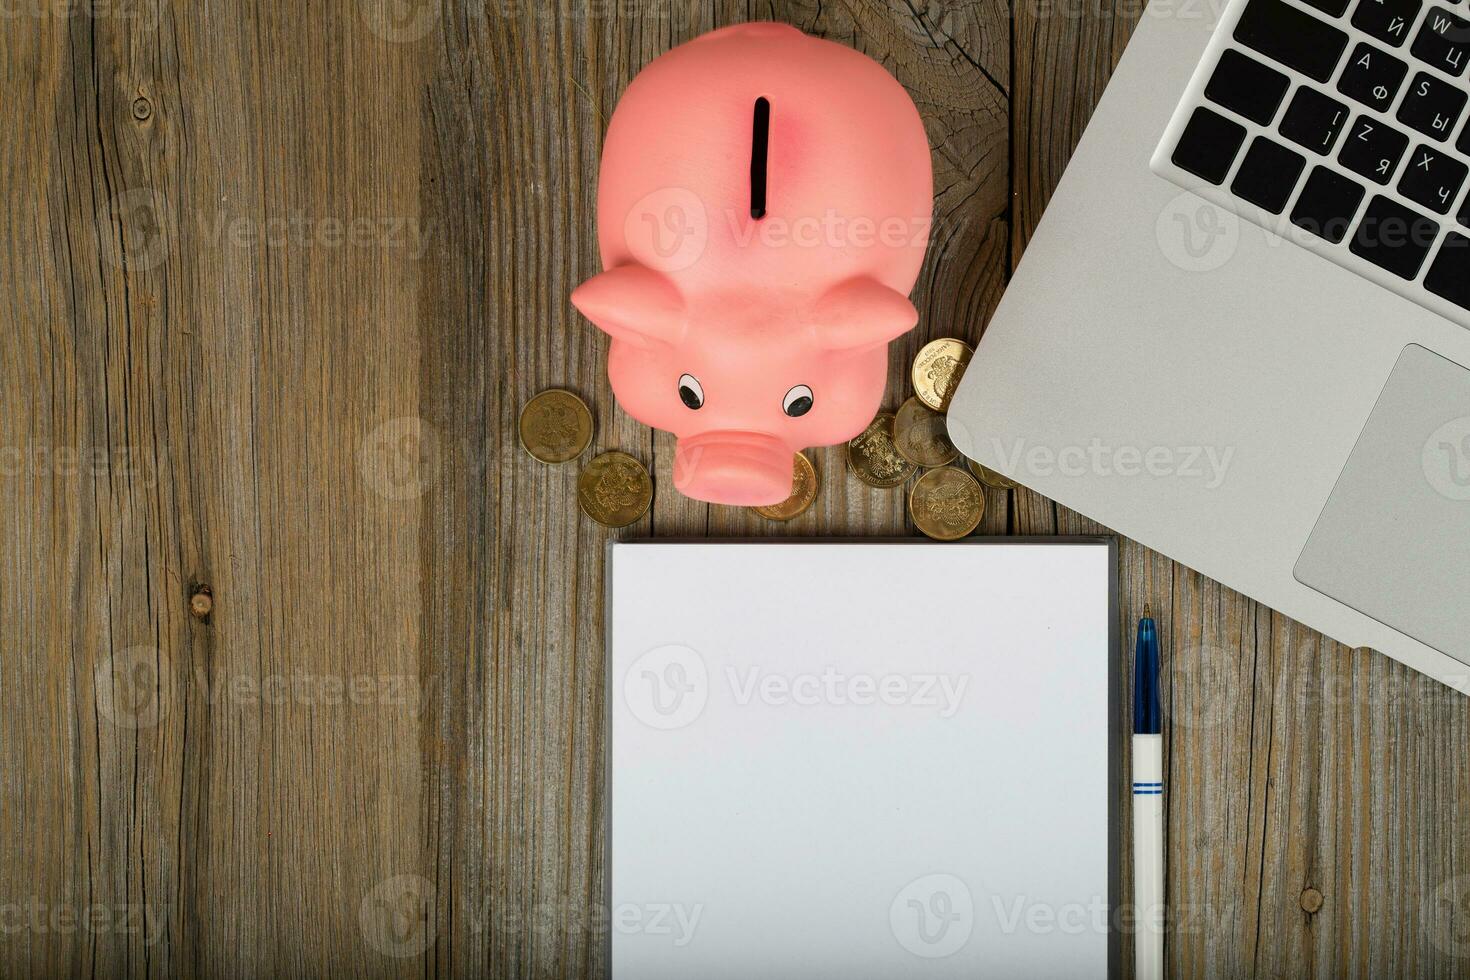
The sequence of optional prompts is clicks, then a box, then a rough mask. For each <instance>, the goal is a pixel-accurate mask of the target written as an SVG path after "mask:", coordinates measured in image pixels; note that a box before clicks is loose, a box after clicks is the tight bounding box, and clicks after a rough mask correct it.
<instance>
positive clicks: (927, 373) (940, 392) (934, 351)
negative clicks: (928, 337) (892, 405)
mask: <svg viewBox="0 0 1470 980" xmlns="http://www.w3.org/2000/svg"><path fill="white" fill-rule="evenodd" d="M974 353H975V352H974V351H973V350H972V349H971V348H970V345H969V344H966V343H965V342H964V341H960V340H955V339H954V338H952V337H945V338H944V339H942V340H935V341H931V342H929V343H927V344H925V345H924V347H923V349H922V350H920V351H919V356H918V357H915V358H914V367H913V371H912V372H910V373H911V380H912V381H913V382H914V393H915V394H917V395H918V396H919V400H920V401H922V402H923V403H924V404H925V405H928V406H929V407H930V408H932V409H934V411H936V412H947V411H949V400H950V399H951V398H953V397H954V393H955V389H956V388H958V387H959V386H960V378H961V377H963V376H964V373H965V365H967V364H969V363H970V358H971V357H972V356H974Z"/></svg>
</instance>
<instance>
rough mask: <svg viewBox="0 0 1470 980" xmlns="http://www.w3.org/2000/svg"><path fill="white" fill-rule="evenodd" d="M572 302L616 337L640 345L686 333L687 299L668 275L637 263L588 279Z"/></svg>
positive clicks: (674, 340)
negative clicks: (685, 301)
mask: <svg viewBox="0 0 1470 980" xmlns="http://www.w3.org/2000/svg"><path fill="white" fill-rule="evenodd" d="M572 305H573V306H575V307H576V308H577V309H579V310H581V311H582V315H583V316H585V317H586V318H587V319H589V320H591V321H592V322H593V323H595V324H596V325H597V326H598V327H599V328H600V329H602V330H603V331H604V332H606V333H607V334H608V335H609V336H610V337H612V338H613V339H615V340H626V341H628V342H629V343H631V344H635V345H637V346H639V347H649V346H652V345H653V344H656V343H667V344H673V343H677V342H678V341H679V339H680V338H681V337H683V336H684V324H685V309H684V298H683V297H682V296H680V295H679V291H678V290H677V289H676V288H674V284H673V283H672V282H670V281H669V279H668V277H666V276H664V275H662V274H660V273H657V272H655V271H653V270H652V269H650V268H648V267H647V266H643V265H638V264H637V263H632V264H629V265H620V266H618V267H617V268H615V269H608V270H607V271H606V272H604V273H602V274H601V275H596V276H593V277H592V278H591V279H588V280H587V281H586V282H584V283H582V285H580V286H578V287H577V288H576V289H575V290H573V291H572Z"/></svg>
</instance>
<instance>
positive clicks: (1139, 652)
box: [1133, 606, 1164, 980]
mask: <svg viewBox="0 0 1470 980" xmlns="http://www.w3.org/2000/svg"><path fill="white" fill-rule="evenodd" d="M1161 728H1162V726H1161V725H1160V717H1159V634H1158V629H1157V628H1156V627H1155V626H1154V621H1153V617H1152V616H1150V615H1149V608H1148V607H1147V606H1144V607H1143V619H1141V620H1139V623H1138V645H1137V647H1136V648H1135V649H1134V654H1133V906H1134V909H1135V911H1136V913H1137V923H1138V928H1137V931H1136V932H1135V933H1134V940H1133V973H1134V976H1135V977H1137V978H1138V980H1162V978H1163V976H1164V737H1163V735H1162V734H1161Z"/></svg>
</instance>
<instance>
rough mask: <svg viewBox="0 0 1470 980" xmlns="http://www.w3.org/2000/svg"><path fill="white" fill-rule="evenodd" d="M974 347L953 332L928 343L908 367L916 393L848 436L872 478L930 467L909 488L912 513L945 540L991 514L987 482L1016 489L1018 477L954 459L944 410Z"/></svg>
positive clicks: (860, 474) (903, 477)
mask: <svg viewBox="0 0 1470 980" xmlns="http://www.w3.org/2000/svg"><path fill="white" fill-rule="evenodd" d="M974 353H975V352H974V350H973V349H971V347H970V346H969V345H968V344H966V343H964V342H963V341H960V340H955V339H954V338H952V337H945V338H942V339H940V340H935V341H933V342H931V343H928V344H925V345H924V347H923V349H922V350H920V351H919V354H918V356H917V357H915V358H914V363H913V367H912V368H911V369H910V372H909V379H910V380H911V381H912V382H913V386H914V394H913V397H911V398H909V399H908V400H907V401H905V402H904V403H903V406H902V407H901V408H899V410H898V414H897V415H889V414H886V413H884V414H880V415H878V417H877V418H875V419H873V422H872V424H871V425H869V426H868V428H867V429H866V430H864V431H863V433H862V435H860V436H858V437H857V438H856V439H853V440H852V441H851V442H849V443H848V444H847V465H848V468H849V469H850V470H852V472H853V475H855V476H856V477H857V478H858V479H859V480H861V481H863V482H864V483H866V484H868V485H869V486H873V487H880V488H889V487H897V486H901V485H903V484H905V483H907V482H908V480H909V478H910V477H912V476H913V475H914V474H915V473H917V472H919V471H920V470H923V471H924V473H923V475H922V476H921V477H920V478H919V480H918V482H916V483H915V484H914V487H913V490H912V491H911V492H910V493H909V514H910V516H912V517H913V520H914V525H915V526H916V527H918V529H919V530H920V531H922V532H923V533H925V534H927V535H928V536H929V537H931V538H936V539H938V540H940V541H954V540H957V539H959V538H963V537H965V536H966V535H968V534H970V533H972V532H973V531H974V530H975V528H977V527H979V526H980V520H981V518H982V517H984V516H985V493H984V491H983V490H982V489H981V484H982V483H983V484H984V485H986V486H990V487H995V488H997V489H1002V490H1014V489H1016V484H1015V483H1013V482H1011V481H1010V480H1008V479H1006V478H1005V477H1004V476H1001V475H1000V474H999V473H997V472H995V471H994V470H992V469H988V468H987V467H985V466H982V465H980V464H979V463H977V462H975V461H974V460H966V461H965V463H966V465H967V467H968V471H966V470H965V469H959V468H956V467H953V466H951V465H950V464H951V463H953V462H955V461H956V460H958V459H959V458H960V453H959V450H958V449H957V448H955V444H954V443H953V442H951V441H950V438H949V431H948V426H947V424H946V420H945V413H946V412H948V411H949V404H950V401H951V400H953V398H954V393H955V391H956V390H957V389H958V388H959V384H960V378H962V377H963V376H964V373H965V367H966V365H968V364H969V363H970V358H971V357H972V356H974ZM977 480H978V481H979V482H976V481H977Z"/></svg>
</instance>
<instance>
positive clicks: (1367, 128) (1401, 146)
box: [1337, 116, 1409, 184]
mask: <svg viewBox="0 0 1470 980" xmlns="http://www.w3.org/2000/svg"><path fill="white" fill-rule="evenodd" d="M1408 147H1409V138H1408V137H1407V136H1405V135H1404V134H1403V133H1401V132H1399V131H1398V130H1396V129H1390V128H1389V127H1387V126H1385V125H1383V123H1381V122H1379V121H1378V120H1376V119H1369V118H1368V117H1367V116H1359V117H1358V118H1357V119H1354V120H1353V125H1352V128H1351V129H1349V130H1348V135H1347V139H1345V140H1343V143H1342V152H1341V153H1339V154H1338V155H1337V158H1338V159H1339V160H1341V161H1342V164H1343V166H1345V167H1347V168H1348V169H1349V170H1351V171H1352V172H1353V173H1355V174H1362V175H1363V176H1364V177H1367V178H1368V179H1369V180H1372V181H1376V182H1377V183H1380V184H1387V183H1388V182H1389V180H1390V179H1391V178H1392V177H1393V172H1394V170H1396V169H1397V168H1398V165H1399V160H1401V159H1403V156H1404V150H1406V149H1408Z"/></svg>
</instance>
